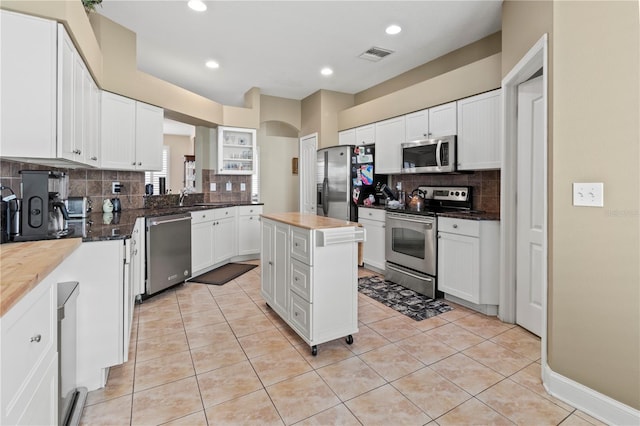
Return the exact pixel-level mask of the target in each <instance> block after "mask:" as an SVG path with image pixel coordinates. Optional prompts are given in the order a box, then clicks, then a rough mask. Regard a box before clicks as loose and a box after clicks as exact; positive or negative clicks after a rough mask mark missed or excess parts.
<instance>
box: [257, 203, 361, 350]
mask: <svg viewBox="0 0 640 426" xmlns="http://www.w3.org/2000/svg"><path fill="white" fill-rule="evenodd" d="M261 235H262V239H261V241H262V251H261V258H260V266H261V291H262V297H263V298H264V299H265V301H266V302H267V305H268V306H269V307H271V308H272V309H273V310H274V311H275V312H276V313H277V314H278V315H279V316H280V317H281V318H282V319H283V320H284V321H285V322H286V323H287V324H288V325H289V326H290V327H291V328H292V329H293V330H294V331H295V332H296V333H297V334H298V335H299V336H300V337H301V338H302V339H303V340H304V341H305V342H306V343H307V344H308V345H310V346H311V353H312V355H317V353H318V345H319V344H321V343H325V342H328V341H331V340H335V339H338V338H340V337H346V342H347V343H348V344H351V343H353V334H354V333H357V332H358V243H359V242H361V241H364V239H365V231H364V229H363V228H361V227H359V225H358V224H357V223H355V222H349V221H345V220H338V219H332V218H328V217H323V216H317V215H314V214H305V213H276V214H265V215H262V231H261Z"/></svg>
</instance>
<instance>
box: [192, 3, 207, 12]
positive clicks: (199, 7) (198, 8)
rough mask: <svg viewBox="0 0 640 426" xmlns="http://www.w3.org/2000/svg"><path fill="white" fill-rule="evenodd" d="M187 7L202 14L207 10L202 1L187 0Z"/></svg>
mask: <svg viewBox="0 0 640 426" xmlns="http://www.w3.org/2000/svg"><path fill="white" fill-rule="evenodd" d="M187 5H188V6H189V7H190V8H191V9H193V10H195V11H196V12H204V11H205V10H207V5H206V4H204V2H203V1H202V0H189V2H188V3H187Z"/></svg>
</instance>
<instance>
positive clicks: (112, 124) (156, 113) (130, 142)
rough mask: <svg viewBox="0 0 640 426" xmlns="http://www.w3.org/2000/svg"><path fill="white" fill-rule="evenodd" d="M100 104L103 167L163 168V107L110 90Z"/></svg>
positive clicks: (125, 168)
mask: <svg viewBox="0 0 640 426" xmlns="http://www.w3.org/2000/svg"><path fill="white" fill-rule="evenodd" d="M101 107H102V111H101V113H102V123H101V129H102V141H101V145H102V167H103V168H105V169H113V170H162V144H163V130H162V124H163V120H164V111H163V110H162V108H158V107H155V106H153V105H149V104H145V103H143V102H138V101H135V100H133V99H129V98H125V97H124V96H120V95H116V94H114V93H109V92H102V103H101Z"/></svg>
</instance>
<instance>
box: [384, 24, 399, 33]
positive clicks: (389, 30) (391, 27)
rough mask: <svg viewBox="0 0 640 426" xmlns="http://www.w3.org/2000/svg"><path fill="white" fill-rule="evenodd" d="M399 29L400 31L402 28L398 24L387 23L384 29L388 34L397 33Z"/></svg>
mask: <svg viewBox="0 0 640 426" xmlns="http://www.w3.org/2000/svg"><path fill="white" fill-rule="evenodd" d="M400 31H402V28H400V26H399V25H395V24H394V25H389V26H388V27H387V29H386V30H385V32H386V33H387V34H389V35H395V34H398V33H399V32H400Z"/></svg>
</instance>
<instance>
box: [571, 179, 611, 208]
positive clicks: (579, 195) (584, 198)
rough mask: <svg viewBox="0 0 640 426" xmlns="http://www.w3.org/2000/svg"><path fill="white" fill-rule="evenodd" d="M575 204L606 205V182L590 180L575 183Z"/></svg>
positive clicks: (588, 205)
mask: <svg viewBox="0 0 640 426" xmlns="http://www.w3.org/2000/svg"><path fill="white" fill-rule="evenodd" d="M573 205H574V206H587V207H604V183H602V182H590V183H577V182H575V183H574V184H573Z"/></svg>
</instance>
